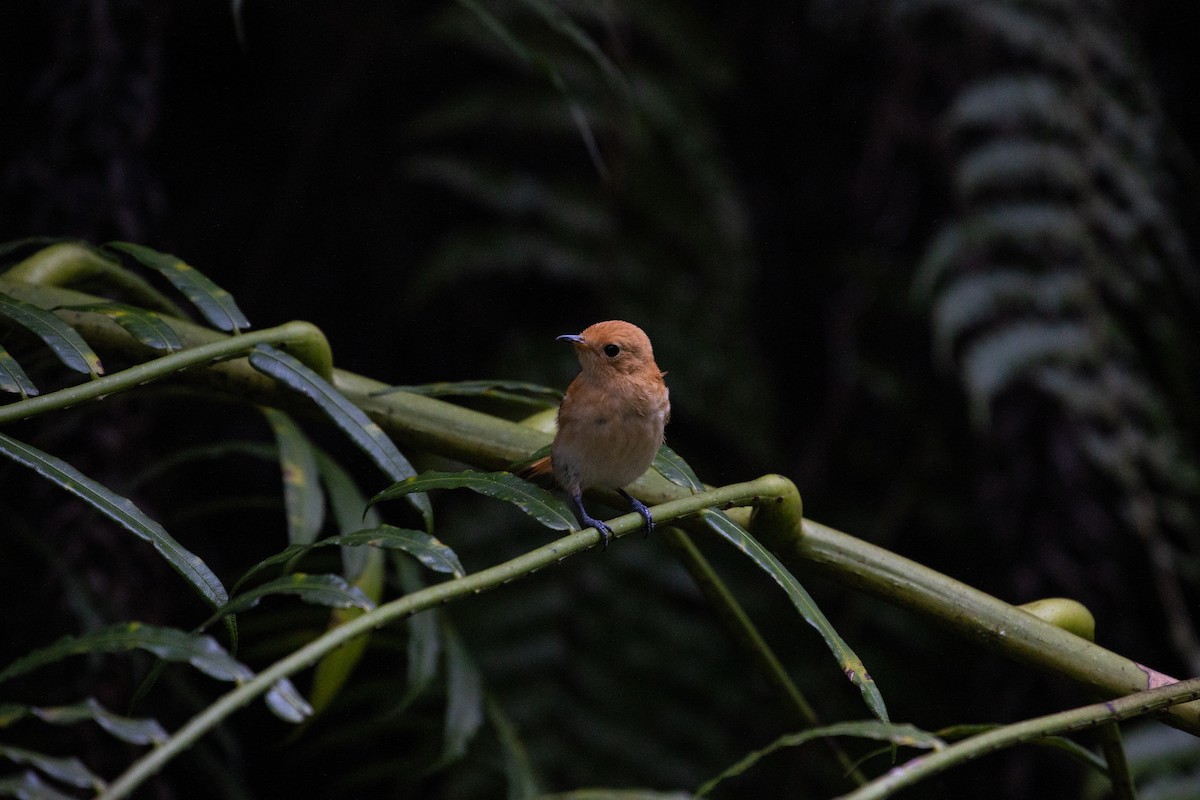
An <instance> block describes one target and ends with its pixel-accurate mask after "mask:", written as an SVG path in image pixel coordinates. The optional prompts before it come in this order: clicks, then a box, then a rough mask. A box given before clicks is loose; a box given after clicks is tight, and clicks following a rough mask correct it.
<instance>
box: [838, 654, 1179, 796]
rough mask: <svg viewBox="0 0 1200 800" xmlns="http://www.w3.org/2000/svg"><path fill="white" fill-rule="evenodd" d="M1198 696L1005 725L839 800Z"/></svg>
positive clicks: (1140, 697)
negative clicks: (1027, 743) (1049, 737)
mask: <svg viewBox="0 0 1200 800" xmlns="http://www.w3.org/2000/svg"><path fill="white" fill-rule="evenodd" d="M1198 698H1200V678H1191V679H1190V680H1186V681H1182V682H1180V683H1175V684H1172V685H1170V686H1162V687H1159V688H1157V689H1150V690H1148V691H1145V692H1137V693H1135V694H1131V695H1128V696H1126V697H1121V698H1118V699H1116V700H1110V701H1108V702H1106V703H1096V704H1094V705H1090V706H1083V707H1082V708H1075V709H1071V710H1070V711H1060V712H1058V713H1057V714H1048V715H1046V716H1044V717H1036V718H1034V719H1030V720H1025V721H1023V722H1017V723H1014V724H1012V725H1005V726H1004V727H1003V728H996V729H994V730H991V731H988V732H987V733H981V734H979V735H978V736H972V737H971V738H969V739H963V740H962V741H960V742H955V743H954V744H952V745H950V746H948V747H945V748H943V749H941V750H938V751H935V752H933V753H930V754H928V755H923V756H918V757H917V758H914V759H912V760H911V761H909V762H908V763H906V764H903V765H901V766H899V767H896V768H895V769H892V770H889V771H888V772H887V773H885V774H883V775H881V776H880V777H879V778H876V779H875V780H873V781H871V782H870V783H868V784H867V785H866V786H863V787H860V788H859V789H856V790H855V791H853V792H850V793H849V794H846V795H844V796H843V797H842V800H880V798H885V797H890V796H891V795H893V794H894V793H896V792H898V791H899V790H901V789H904V788H906V787H909V786H913V785H914V784H916V783H919V782H920V781H923V780H927V779H928V778H931V777H933V776H934V775H937V774H939V773H942V772H945V771H946V770H948V769H950V768H952V767H956V766H959V765H961V764H964V763H966V762H968V761H971V760H972V759H976V758H979V757H980V756H983V755H986V754H988V753H993V752H996V751H997V750H1002V749H1004V748H1007V747H1012V746H1014V745H1018V744H1024V743H1026V742H1032V741H1036V740H1038V739H1044V738H1046V737H1047V736H1056V735H1059V734H1067V733H1073V732H1075V731H1079V730H1083V729H1085V728H1091V727H1093V726H1096V725H1100V724H1104V723H1116V722H1120V721H1121V720H1126V719H1130V718H1132V717H1138V716H1142V715H1145V714H1150V713H1152V712H1154V711H1158V710H1159V709H1163V708H1167V707H1169V706H1172V705H1175V704H1178V703H1190V702H1191V701H1193V700H1196V699H1198Z"/></svg>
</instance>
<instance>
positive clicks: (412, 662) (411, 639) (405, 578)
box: [393, 555, 442, 710]
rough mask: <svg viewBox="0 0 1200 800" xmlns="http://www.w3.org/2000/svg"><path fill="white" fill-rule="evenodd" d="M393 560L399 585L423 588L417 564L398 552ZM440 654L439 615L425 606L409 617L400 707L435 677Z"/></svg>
mask: <svg viewBox="0 0 1200 800" xmlns="http://www.w3.org/2000/svg"><path fill="white" fill-rule="evenodd" d="M393 561H394V562H395V564H396V573H397V575H398V576H399V579H400V588H401V589H403V590H404V593H405V594H412V593H413V592H418V591H420V590H421V589H422V588H424V585H425V584H424V582H423V581H422V580H421V573H420V571H419V570H418V569H417V565H416V564H414V563H412V561H411V560H409V559H407V558H400V557H399V555H397V556H396V557H395V558H394V559H393ZM441 654H442V625H441V615H440V614H439V613H438V610H437V609H436V608H428V609H426V610H424V611H421V612H419V613H416V614H413V615H412V616H411V617H409V618H408V690H407V691H406V692H405V693H404V697H403V698H402V699H401V700H400V703H399V709H400V710H402V709H404V708H407V707H408V704H409V703H411V702H412V701H413V700H415V699H416V698H418V697H420V696H421V695H422V694H423V693H424V692H425V689H426V688H428V687H429V686H430V684H432V683H433V680H434V678H436V677H437V671H438V660H439V658H440V656H441Z"/></svg>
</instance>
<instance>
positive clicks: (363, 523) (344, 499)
mask: <svg viewBox="0 0 1200 800" xmlns="http://www.w3.org/2000/svg"><path fill="white" fill-rule="evenodd" d="M316 454H317V469H319V470H320V472H321V481H322V482H323V483H324V484H325V492H326V494H327V496H328V498H329V506H330V508H331V510H332V511H333V518H334V522H335V524H336V525H337V530H338V533H340V534H342V535H346V534H349V533H354V532H355V531H357V530H359V529H360V528H363V527H367V528H375V527H377V526H378V525H379V522H380V520H379V515H378V514H377V513H375V511H374V509H371V510H369V511H368V512H367V513H366V514H363V513H362V510H363V509H364V508H366V507H367V498H366V497H364V496H363V493H362V492H361V491H359V488H358V485H357V484H355V482H354V479H353V478H351V477H350V475H349V474H348V473H347V472H346V470H344V469H342V467H341V465H339V464H338V463H337V462H336V461H334V460H333V459H332V458H330V457H329V455H328V454H326V453H325V452H323V451H322V450H320V449H317V451H316ZM373 553H374V554H375V555H372V554H373ZM376 557H379V558H382V557H383V554H382V553H378V551H375V550H372V549H371V548H368V547H347V546H343V547H342V574H343V575H345V576H346V580H348V581H352V582H353V581H357V580H358V578H359V577H360V576H361V575H362V574H363V571H364V570H366V569H367V568H368V566H369V565H370V563H371V561H372V560H373V559H374V558H376Z"/></svg>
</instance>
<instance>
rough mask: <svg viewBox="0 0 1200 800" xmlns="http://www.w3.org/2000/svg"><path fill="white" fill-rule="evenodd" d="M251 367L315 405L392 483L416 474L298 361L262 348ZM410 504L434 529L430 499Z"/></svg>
mask: <svg viewBox="0 0 1200 800" xmlns="http://www.w3.org/2000/svg"><path fill="white" fill-rule="evenodd" d="M250 365H251V366H252V367H254V368H255V369H257V370H258V371H259V372H262V373H263V374H265V375H269V376H270V377H272V378H274V379H275V380H277V381H279V382H280V383H282V384H283V385H285V386H287V387H288V388H290V389H293V390H295V391H297V392H300V393H301V394H303V395H304V396H305V397H307V398H309V399H310V400H312V401H313V402H314V403H316V404H317V406H318V407H319V408H320V409H321V411H323V412H324V413H325V415H326V416H328V417H329V419H330V420H331V421H332V422H333V423H334V424H335V425H337V426H338V427H339V428H341V429H342V430H343V431H344V432H345V433H346V435H348V436H349V437H350V438H351V439H352V440H353V441H354V443H355V444H356V445H358V447H359V449H361V450H362V451H363V452H364V453H366V454H367V455H368V456H370V458H371V460H373V461H374V462H375V463H376V464H377V465H378V466H379V468H380V469H381V470H383V472H384V474H386V475H387V476H388V477H390V478H391V479H392V480H394V481H399V480H403V479H404V478H407V477H409V476H411V475H414V474H416V471H415V470H414V469H413V468H412V464H409V463H408V459H406V458H405V457H404V456H403V455H402V454H401V453H400V451H399V450H398V449H396V445H395V444H393V443H392V440H391V439H389V438H388V437H387V434H385V433H384V432H383V429H382V428H380V427H379V426H378V425H376V424H375V423H374V422H372V421H371V419H370V417H368V416H367V415H366V414H365V413H364V412H363V410H362V409H360V408H359V407H358V406H356V405H354V404H353V403H351V402H350V401H349V400H347V399H346V397H345V396H344V395H343V394H342V393H341V392H339V391H338V390H337V389H335V388H334V387H333V386H332V385H331V384H330V383H329V382H328V381H326V380H325V379H324V378H322V377H321V376H320V375H318V374H317V373H316V372H314V371H313V370H311V369H309V368H308V367H307V366H305V365H304V364H302V363H301V362H300V361H299V360H298V359H296V358H294V357H293V356H290V355H288V354H287V353H284V352H283V351H281V350H277V349H275V348H274V347H270V346H268V345H262V344H260V345H258V346H257V347H255V348H254V352H252V353H251V354H250ZM408 501H409V502H410V503H411V504H412V505H413V507H414V508H416V509H417V510H418V511H420V512H421V515H422V516H423V517H424V519H425V528H426V530H428V529H430V528H432V526H433V507H432V506H431V505H430V504H429V498H428V497H426V496H425V495H424V494H414V495H412V496H411V497H410V498H409V499H408Z"/></svg>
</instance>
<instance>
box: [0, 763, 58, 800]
mask: <svg viewBox="0 0 1200 800" xmlns="http://www.w3.org/2000/svg"><path fill="white" fill-rule="evenodd" d="M0 795H3V796H5V797H18V798H20V799H21V800H77V798H76V797H75V796H74V795H67V794H63V793H62V792H60V791H58V790H57V789H54V788H52V787H51V786H50V785H48V784H46V783H43V782H42V779H41V778H39V777H38V776H37V773H35V772H33V771H31V770H26V771H25V772H23V773H21V774H20V775H17V776H13V777H8V778H0Z"/></svg>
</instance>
